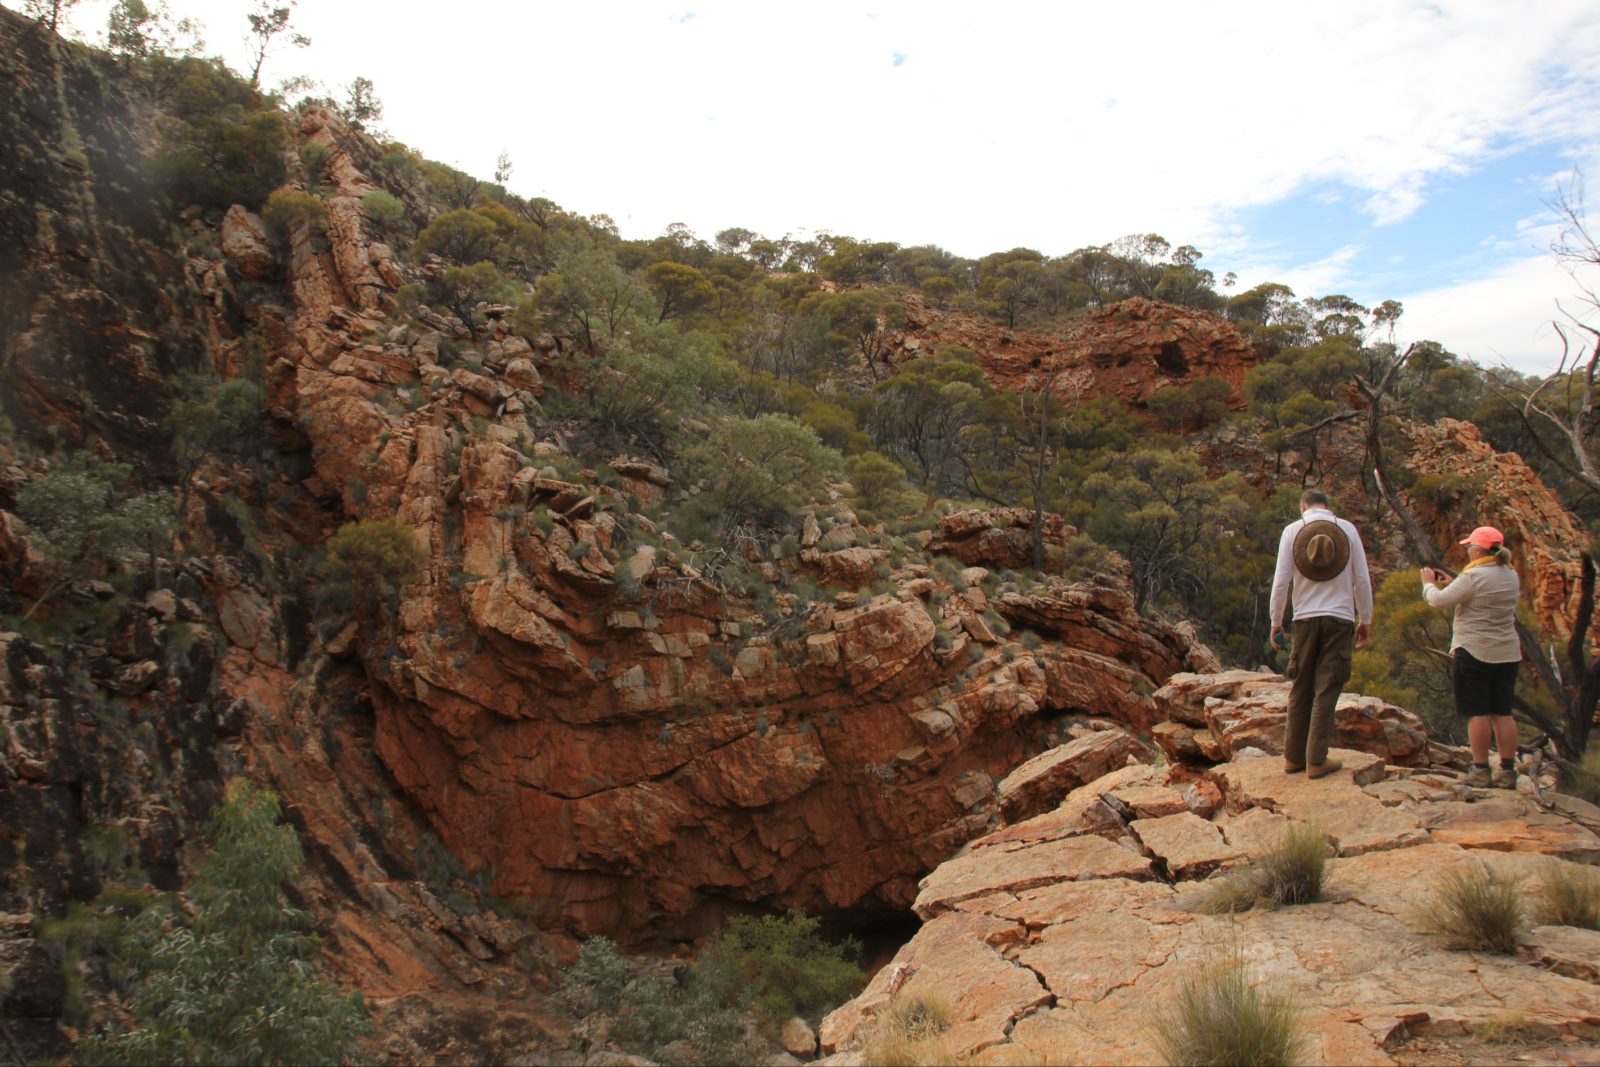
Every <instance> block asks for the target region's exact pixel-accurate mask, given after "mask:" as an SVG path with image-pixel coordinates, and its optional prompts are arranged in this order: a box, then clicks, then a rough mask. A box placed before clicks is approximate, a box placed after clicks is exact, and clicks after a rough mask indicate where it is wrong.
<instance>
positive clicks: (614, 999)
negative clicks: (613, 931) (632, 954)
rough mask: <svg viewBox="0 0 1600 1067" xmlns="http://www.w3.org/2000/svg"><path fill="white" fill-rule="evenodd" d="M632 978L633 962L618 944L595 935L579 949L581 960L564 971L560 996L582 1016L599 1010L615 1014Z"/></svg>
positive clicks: (573, 1010)
mask: <svg viewBox="0 0 1600 1067" xmlns="http://www.w3.org/2000/svg"><path fill="white" fill-rule="evenodd" d="M632 980H633V965H632V964H631V963H629V962H628V960H627V958H626V957H624V956H623V955H622V953H620V952H618V951H617V946H616V943H615V942H613V941H612V940H611V939H610V938H607V937H591V938H590V939H589V940H587V941H585V942H584V943H583V948H582V949H581V950H579V952H578V959H577V962H575V963H574V964H573V965H572V966H570V967H568V968H567V969H566V970H564V971H562V973H561V979H560V982H559V983H558V985H557V987H556V999H557V1000H558V1001H559V1002H560V1003H561V1006H562V1007H564V1008H566V1009H567V1010H568V1011H570V1012H572V1014H574V1015H576V1016H578V1017H579V1018H582V1017H583V1016H585V1015H590V1014H593V1013H594V1012H597V1011H598V1012H604V1013H606V1014H607V1015H614V1014H616V1012H617V1010H618V1009H619V1008H621V1006H622V996H623V993H624V992H625V991H626V990H627V987H628V983H629V982H631V981H632Z"/></svg>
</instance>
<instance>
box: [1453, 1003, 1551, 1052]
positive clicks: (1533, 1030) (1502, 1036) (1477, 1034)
mask: <svg viewBox="0 0 1600 1067" xmlns="http://www.w3.org/2000/svg"><path fill="white" fill-rule="evenodd" d="M1472 1036H1473V1037H1474V1038H1476V1039H1477V1040H1479V1041H1481V1042H1483V1043H1484V1044H1486V1045H1493V1046H1495V1047H1496V1048H1501V1049H1510V1048H1524V1047H1527V1046H1529V1045H1532V1044H1534V1043H1536V1042H1537V1041H1539V1040H1540V1039H1541V1038H1545V1037H1548V1036H1549V1035H1548V1034H1547V1033H1545V1032H1544V1028H1541V1027H1540V1026H1538V1025H1537V1024H1535V1023H1534V1022H1532V1021H1531V1020H1529V1018H1528V1017H1527V1015H1525V1014H1523V1013H1522V1012H1520V1011H1514V1010H1513V1011H1502V1012H1497V1013H1496V1014H1494V1015H1491V1016H1489V1017H1488V1018H1487V1019H1485V1020H1484V1021H1483V1022H1481V1023H1479V1024H1477V1025H1476V1026H1474V1027H1473V1028H1472Z"/></svg>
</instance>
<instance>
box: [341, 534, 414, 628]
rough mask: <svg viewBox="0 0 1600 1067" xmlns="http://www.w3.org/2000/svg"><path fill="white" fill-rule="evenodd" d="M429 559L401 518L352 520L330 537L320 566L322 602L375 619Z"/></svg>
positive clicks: (357, 615)
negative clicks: (426, 558) (425, 559)
mask: <svg viewBox="0 0 1600 1067" xmlns="http://www.w3.org/2000/svg"><path fill="white" fill-rule="evenodd" d="M424 558H425V557H424V554H423V551H422V549H421V548H420V547H418V545H417V537H416V534H415V532H414V531H413V530H412V529H411V527H409V526H407V525H406V524H405V523H403V522H401V521H400V520H398V519H372V520H368V521H366V522H352V523H346V524H345V525H343V526H341V527H339V532H338V533H336V534H334V535H333V536H332V537H331V538H329V539H328V552H327V555H326V556H324V557H323V560H322V562H321V563H320V564H318V565H317V568H316V573H317V577H319V578H321V579H322V582H323V586H322V590H321V592H320V594H319V595H318V598H317V602H318V607H319V608H320V609H322V610H325V611H330V610H331V611H339V610H347V611H350V612H352V613H354V614H355V615H356V617H357V618H360V619H364V620H369V621H370V620H371V619H373V618H375V617H376V616H377V614H378V613H379V611H380V610H382V609H383V608H386V607H388V606H389V605H390V604H392V603H393V601H394V600H395V599H396V598H397V597H398V595H399V591H400V586H401V585H403V584H404V583H405V582H406V581H407V580H408V579H409V578H410V577H411V575H412V574H413V573H415V571H416V570H417V568H418V567H420V566H421V565H422V562H423V560H424Z"/></svg>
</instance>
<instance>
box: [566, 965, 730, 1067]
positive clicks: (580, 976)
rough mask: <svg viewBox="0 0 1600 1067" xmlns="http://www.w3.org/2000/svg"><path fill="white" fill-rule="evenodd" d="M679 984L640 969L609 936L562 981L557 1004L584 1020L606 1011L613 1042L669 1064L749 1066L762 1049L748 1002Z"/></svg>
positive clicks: (692, 983)
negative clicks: (750, 1024)
mask: <svg viewBox="0 0 1600 1067" xmlns="http://www.w3.org/2000/svg"><path fill="white" fill-rule="evenodd" d="M698 968H699V964H698V963H696V964H694V965H691V969H690V970H691V981H690V983H689V984H688V985H687V986H686V987H683V988H680V987H678V986H676V985H675V984H674V983H673V982H671V981H670V980H668V979H667V978H666V977H665V976H663V975H662V974H661V973H660V972H659V971H653V970H650V969H643V970H641V969H639V968H636V967H635V966H634V964H632V963H631V962H629V960H628V959H627V958H626V957H624V956H623V955H622V954H621V953H620V952H618V951H617V948H616V945H614V944H613V943H612V942H611V941H609V940H607V939H606V938H604V937H594V938H590V939H589V940H588V941H586V942H585V943H584V946H583V949H582V951H580V952H579V954H578V959H577V962H575V963H574V964H573V965H572V966H571V967H569V968H567V969H566V971H564V972H563V973H562V975H561V978H560V981H559V984H558V986H557V991H556V998H557V1001H558V1002H559V1003H560V1004H561V1005H562V1006H563V1007H564V1008H566V1009H567V1010H569V1011H571V1012H572V1013H573V1014H575V1015H577V1016H580V1017H582V1016H587V1015H590V1014H592V1013H594V1012H602V1013H604V1014H606V1015H608V1016H610V1017H611V1019H612V1028H611V1039H612V1040H613V1041H615V1042H616V1043H617V1044H618V1045H620V1046H621V1047H623V1048H625V1049H631V1050H634V1051H636V1052H640V1053H643V1054H645V1055H647V1056H649V1057H650V1058H651V1059H653V1060H655V1061H657V1062H658V1063H664V1064H697V1063H704V1064H715V1063H747V1062H751V1060H752V1057H753V1056H754V1055H755V1054H757V1053H758V1052H759V1051H760V1050H758V1049H756V1048H754V1047H753V1046H752V1044H751V1042H750V1041H749V1039H748V1038H747V1036H746V1027H745V1013H744V1010H743V1009H744V1007H745V1003H744V1002H743V1001H742V1000H741V999H740V998H738V997H733V998H728V997H725V996H723V995H722V994H723V992H724V991H723V990H722V989H719V988H713V987H712V986H711V985H709V984H708V983H706V982H704V981H695V980H693V975H694V972H695V971H696V970H697V969H698Z"/></svg>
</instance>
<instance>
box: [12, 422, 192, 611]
mask: <svg viewBox="0 0 1600 1067" xmlns="http://www.w3.org/2000/svg"><path fill="white" fill-rule="evenodd" d="M130 473H131V471H130V469H129V468H128V467H127V466H126V465H124V464H118V463H106V462H105V461H103V460H101V459H100V458H99V457H97V456H95V455H93V454H92V453H89V452H84V453H81V454H78V455H75V456H69V457H67V458H65V459H63V460H60V461H58V462H57V464H56V466H55V467H53V468H52V469H51V470H50V471H48V472H47V473H45V474H44V475H42V476H40V477H38V478H35V479H33V480H32V481H30V482H28V483H27V484H26V485H24V486H23V487H22V488H21V489H18V490H17V515H18V517H20V518H21V519H22V521H23V522H24V523H26V524H27V526H28V534H29V543H30V544H31V545H32V546H33V547H34V548H35V549H37V550H38V551H39V552H40V553H42V554H43V555H44V558H45V559H46V560H47V561H48V562H49V564H50V567H51V570H52V581H51V583H50V584H49V585H48V586H47V587H46V588H45V590H44V592H43V593H41V594H40V596H39V598H38V599H37V600H35V601H34V603H33V606H32V607H30V608H29V609H28V611H27V613H26V614H25V615H24V616H23V618H24V619H26V618H29V617H31V616H32V615H33V613H34V612H35V611H37V610H38V609H39V607H40V605H42V604H44V603H45V602H46V601H47V600H49V599H51V598H52V597H54V596H56V595H58V594H59V593H61V592H62V591H64V590H65V589H66V588H67V587H69V586H70V585H72V584H73V583H74V582H77V581H82V580H84V579H87V578H90V577H93V576H94V575H96V574H99V573H102V572H103V571H104V569H105V568H106V567H107V566H108V565H110V564H112V563H115V562H116V561H117V560H118V559H120V558H122V557H123V556H124V555H127V554H129V553H132V552H134V551H138V550H142V551H143V552H145V553H146V554H147V555H149V556H150V557H151V559H152V560H153V559H154V557H155V555H156V553H158V552H159V551H160V550H161V549H162V547H164V546H165V545H166V544H168V543H170V535H171V530H172V522H173V515H172V500H171V497H170V496H169V494H167V493H166V492H163V491H160V490H156V491H153V492H148V493H137V494H135V493H132V492H129V491H128V490H127V489H126V487H125V485H126V482H127V480H128V478H129V475H130Z"/></svg>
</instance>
